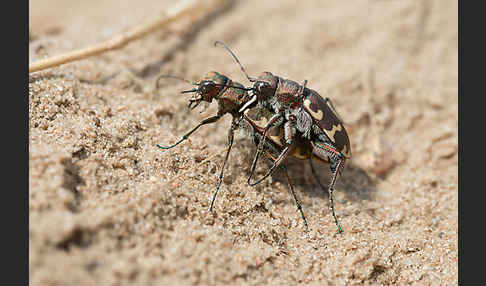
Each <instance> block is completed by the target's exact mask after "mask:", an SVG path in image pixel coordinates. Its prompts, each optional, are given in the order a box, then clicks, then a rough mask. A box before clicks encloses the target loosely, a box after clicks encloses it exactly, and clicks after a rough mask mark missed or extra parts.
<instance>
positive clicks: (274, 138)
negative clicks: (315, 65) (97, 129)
mask: <svg viewBox="0 0 486 286" xmlns="http://www.w3.org/2000/svg"><path fill="white" fill-rule="evenodd" d="M215 44H221V45H223V46H224V47H225V48H226V49H227V50H228V51H229V52H230V53H231V55H232V56H233V57H234V59H235V60H236V62H237V63H238V64H239V66H240V68H241V70H242V71H243V73H244V74H245V75H246V77H247V79H248V80H249V81H250V82H253V87H249V88H246V87H244V86H243V85H241V84H240V83H237V82H233V81H231V80H230V79H229V78H228V77H226V76H224V75H221V74H219V73H217V72H210V73H208V74H207V75H206V77H205V78H204V79H203V80H202V81H200V82H196V83H192V84H193V85H195V86H197V88H194V89H192V90H187V91H183V93H186V92H194V93H195V94H194V95H193V97H192V98H191V99H190V100H189V107H191V108H194V107H196V106H197V105H198V104H199V103H200V102H201V101H206V102H211V101H212V100H213V99H216V100H217V101H218V113H217V115H215V116H212V117H209V118H207V119H205V120H203V121H201V123H200V124H198V125H197V126H196V127H195V128H193V129H192V130H191V131H190V132H188V133H187V134H185V135H184V136H183V137H182V139H180V140H179V141H178V142H176V143H175V144H173V145H170V146H167V147H163V146H160V145H157V146H158V147H159V148H162V149H170V148H173V147H175V146H177V145H178V144H179V143H181V142H182V141H184V140H185V139H187V138H188V137H189V136H190V135H191V134H192V133H193V132H194V131H196V130H197V129H198V128H199V127H200V126H202V125H204V124H209V123H214V122H216V121H217V120H218V119H220V118H221V117H222V116H223V115H224V114H226V113H230V114H231V115H232V117H233V121H232V124H231V128H230V130H229V133H228V141H229V146H228V149H227V152H226V157H225V161H224V163H223V166H222V168H221V173H220V176H219V181H218V185H217V187H216V191H215V193H214V195H213V199H212V201H211V207H210V210H212V208H213V204H214V200H215V198H216V195H217V193H218V190H219V188H220V185H221V182H222V178H223V172H224V167H225V165H226V162H227V160H228V156H229V153H230V150H231V147H232V144H233V139H234V130H235V129H237V128H238V127H239V125H240V123H241V122H242V120H243V122H244V123H245V124H244V125H246V126H247V127H246V129H250V132H249V135H250V137H252V138H253V140H254V142H255V144H256V145H257V146H258V147H257V152H256V154H255V157H254V160H253V162H252V166H251V171H250V176H249V178H248V183H249V184H250V185H252V186H253V185H256V184H258V183H260V182H261V181H263V180H264V179H265V178H267V177H268V176H269V175H270V174H272V173H273V171H274V170H275V169H276V168H277V167H278V166H281V167H282V169H283V170H284V172H285V175H286V177H287V180H288V183H289V186H290V190H291V193H292V195H293V197H294V199H295V201H296V204H297V208H298V209H299V211H300V213H301V216H302V219H303V220H304V224H305V226H306V231H308V226H307V221H306V219H305V216H304V213H303V210H302V207H301V205H300V203H299V200H298V199H297V197H296V195H295V192H294V189H293V185H292V183H291V181H290V178H289V176H288V174H287V171H286V170H285V166H284V164H283V162H284V161H285V158H287V157H288V156H291V157H294V158H298V159H308V160H309V163H310V166H311V169H312V173H313V175H314V177H315V178H316V180H317V181H318V183H319V185H320V186H321V187H322V185H321V183H320V181H319V178H318V176H317V173H316V171H315V169H314V167H313V165H312V160H316V161H318V162H323V163H330V167H331V171H332V173H333V177H332V180H331V183H330V184H329V188H328V191H329V199H330V208H331V212H332V215H333V217H334V221H335V224H336V226H337V227H338V229H339V232H342V229H341V227H340V225H339V223H338V221H337V218H336V215H335V213H334V202H333V191H334V185H335V182H336V178H337V176H338V174H339V173H340V170H341V169H342V167H343V164H344V162H345V160H346V159H348V158H349V157H350V156H351V150H350V144H349V139H348V136H347V133H346V130H345V129H344V127H343V125H342V122H341V120H340V118H339V116H338V115H337V112H336V111H335V109H334V106H333V104H332V102H331V101H330V100H329V99H327V98H326V99H324V98H322V97H321V96H320V95H319V94H318V93H317V92H316V91H314V90H311V89H308V88H306V87H305V86H306V83H307V81H304V84H303V85H299V84H298V83H296V82H294V81H292V80H288V79H283V78H281V77H278V76H274V75H273V74H271V73H270V72H263V73H262V74H261V75H260V76H259V77H258V78H256V79H254V78H251V77H249V76H248V74H247V73H246V71H245V69H244V68H243V66H242V65H241V63H240V62H239V60H238V58H237V57H236V56H235V54H234V53H233V52H232V51H231V49H230V48H228V47H227V46H226V45H225V44H224V43H222V42H219V41H217V42H216V43H215ZM161 77H175V76H160V77H159V78H158V79H157V83H158V80H159V79H160V78H161ZM176 78H178V77H176ZM186 82H188V81H186ZM189 83H190V82H189ZM248 92H251V93H252V95H251V96H250V94H249V93H248ZM193 103H195V105H194V106H192V104H193ZM270 130H273V131H274V133H275V134H276V135H270V133H271V131H270ZM262 152H263V153H264V154H265V156H266V158H267V159H269V160H270V161H272V163H273V164H272V167H271V168H270V169H269V170H268V171H267V173H266V174H265V175H264V176H263V177H262V178H260V179H259V180H257V181H256V182H253V183H251V178H252V176H253V173H254V170H255V168H256V164H257V161H258V158H259V155H260V154H261V153H262Z"/></svg>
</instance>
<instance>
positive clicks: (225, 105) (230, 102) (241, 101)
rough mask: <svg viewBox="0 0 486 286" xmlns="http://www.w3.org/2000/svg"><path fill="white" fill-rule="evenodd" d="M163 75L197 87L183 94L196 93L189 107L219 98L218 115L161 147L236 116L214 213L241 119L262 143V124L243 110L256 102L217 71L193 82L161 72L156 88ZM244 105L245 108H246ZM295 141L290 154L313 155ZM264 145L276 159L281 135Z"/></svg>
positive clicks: (247, 133) (297, 201)
mask: <svg viewBox="0 0 486 286" xmlns="http://www.w3.org/2000/svg"><path fill="white" fill-rule="evenodd" d="M161 78H176V79H180V80H183V81H185V82H186V83H189V84H192V85H195V86H196V87H195V88H193V89H191V90H186V91H182V93H192V92H194V95H193V96H192V97H191V98H190V99H189V105H188V107H189V108H191V109H194V108H195V107H197V106H198V105H199V104H200V103H201V102H202V101H205V102H209V103H211V102H212V101H213V100H217V102H218V112H217V114H216V115H215V116H211V117H208V118H206V119H204V120H202V121H201V122H200V123H199V124H198V125H197V126H196V127H194V128H193V129H191V131H189V132H188V133H186V134H185V135H184V136H183V137H182V138H181V139H180V140H178V141H177V142H176V143H174V144H172V145H169V146H161V145H160V144H157V147H159V148H161V149H165V150H167V149H171V148H174V147H175V146H177V145H179V144H180V143H181V142H183V141H184V140H186V139H187V138H189V136H191V134H193V133H194V132H195V131H196V130H197V129H198V128H199V127H201V126H203V125H206V124H211V123H215V122H216V121H218V120H219V119H220V118H221V117H222V116H223V115H225V114H226V113H229V114H231V115H232V117H233V120H232V124H231V128H230V129H229V130H228V149H227V151H226V156H225V159H224V162H223V166H222V167H221V171H220V174H219V178H218V184H217V186H216V191H215V192H214V194H213V198H212V200H211V205H210V208H209V210H210V211H211V212H212V209H213V205H214V201H215V199H216V196H217V194H218V191H219V188H220V186H221V183H222V180H223V177H224V168H225V166H226V163H227V161H228V158H229V154H230V151H231V147H232V145H233V141H234V132H235V130H236V129H238V127H239V126H240V123H241V122H244V123H245V124H243V126H244V128H242V129H243V130H245V131H246V135H247V136H248V137H250V138H252V139H253V142H254V143H255V145H258V142H260V138H261V136H260V134H262V132H261V125H259V122H260V121H257V120H254V118H252V117H250V116H248V114H249V113H246V114H245V116H244V112H245V111H248V110H249V108H250V107H253V105H251V104H248V100H249V98H250V95H248V90H249V89H248V88H245V87H244V86H243V85H241V84H240V83H238V82H233V81H232V80H231V79H229V78H228V77H227V76H225V75H222V74H220V73H218V72H215V71H211V72H208V73H207V74H206V75H205V77H204V78H203V80H201V81H199V82H194V83H191V82H190V81H187V80H185V79H184V78H181V77H178V76H173V75H160V76H159V77H158V78H157V80H156V89H158V88H159V80H160V79H161ZM242 106H245V107H244V108H243V107H242ZM280 134H283V132H282V131H280ZM296 143H297V144H296V146H297V145H298V146H297V148H295V149H294V150H293V151H292V152H290V154H289V156H291V157H295V158H300V157H302V156H303V154H305V155H304V156H309V155H310V149H309V147H310V146H309V145H308V142H297V141H296ZM304 143H307V145H305V144H304ZM264 147H265V151H264V153H265V155H266V158H267V159H269V160H270V161H272V162H274V160H275V158H274V157H272V155H271V153H272V152H273V153H274V154H278V153H279V152H280V151H281V148H282V143H281V138H280V137H279V136H270V137H269V138H268V140H267V141H266V142H265V143H264ZM281 166H282V169H283V170H284V173H285V175H286V178H287V182H288V184H289V187H290V191H291V194H292V196H293V198H294V200H295V202H296V205H297V209H298V210H299V211H300V214H301V217H302V219H303V221H304V225H305V227H306V232H308V231H309V230H308V224H307V220H306V218H305V215H304V212H303V210H302V207H301V205H300V202H299V200H298V198H297V196H296V195H295V192H294V188H293V185H292V182H291V180H290V177H289V176H288V174H287V171H286V169H285V166H284V165H281Z"/></svg>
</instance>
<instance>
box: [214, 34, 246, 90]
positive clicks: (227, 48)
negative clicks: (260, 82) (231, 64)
mask: <svg viewBox="0 0 486 286" xmlns="http://www.w3.org/2000/svg"><path fill="white" fill-rule="evenodd" d="M218 44H221V45H223V47H224V48H225V49H226V50H227V51H228V52H230V54H231V55H232V56H233V58H234V59H235V60H236V63H238V65H239V66H240V69H241V71H242V72H243V73H244V74H245V76H246V78H247V79H248V80H249V81H250V82H255V79H254V78H251V77H250V76H248V74H247V73H246V70H245V68H244V67H243V65H242V64H241V63H240V60H238V57H236V55H235V53H233V51H232V50H231V49H230V48H229V47H228V46H227V45H226V44H225V43H223V42H221V41H216V42H214V45H215V46H217V45H218Z"/></svg>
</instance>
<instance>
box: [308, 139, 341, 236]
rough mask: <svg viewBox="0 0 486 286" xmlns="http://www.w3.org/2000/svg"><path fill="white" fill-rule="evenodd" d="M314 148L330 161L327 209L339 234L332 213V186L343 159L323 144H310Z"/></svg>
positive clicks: (339, 153)
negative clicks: (330, 176)
mask: <svg viewBox="0 0 486 286" xmlns="http://www.w3.org/2000/svg"><path fill="white" fill-rule="evenodd" d="M312 145H313V146H314V147H316V148H315V152H317V153H319V154H320V155H321V156H323V155H326V154H327V155H328V157H329V161H330V164H331V165H330V168H331V172H332V179H331V183H329V187H328V192H329V208H330V209H331V213H332V216H333V218H334V223H335V224H336V226H337V227H338V229H339V232H340V233H341V232H343V229H342V228H341V226H340V225H339V222H338V220H337V217H336V213H335V212H334V196H333V194H334V185H335V184H336V179H337V176H338V175H339V174H340V172H341V168H342V166H343V164H344V161H345V159H344V157H343V155H342V154H341V152H339V151H337V150H336V149H334V148H332V147H331V146H328V145H325V144H322V145H321V144H316V143H313V144H312Z"/></svg>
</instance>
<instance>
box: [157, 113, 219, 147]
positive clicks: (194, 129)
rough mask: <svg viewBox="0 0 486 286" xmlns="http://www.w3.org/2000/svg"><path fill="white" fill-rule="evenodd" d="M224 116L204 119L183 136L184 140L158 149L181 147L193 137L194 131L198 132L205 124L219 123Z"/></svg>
mask: <svg viewBox="0 0 486 286" xmlns="http://www.w3.org/2000/svg"><path fill="white" fill-rule="evenodd" d="M221 116H222V115H220V114H218V115H215V116H211V117H208V118H206V119H204V120H203V121H201V123H199V124H198V125H197V126H196V127H194V128H193V129H192V130H191V131H189V132H187V133H186V134H185V135H184V136H182V138H181V139H180V140H179V141H177V142H176V143H174V144H172V145H170V146H165V147H164V146H161V145H159V144H157V147H159V148H160V149H166V150H167V149H170V148H174V147H175V146H177V145H179V144H180V143H181V142H182V141H184V140H186V139H187V138H189V136H191V134H192V133H194V131H196V130H197V129H198V128H199V127H201V126H203V125H205V124H210V123H214V122H216V121H218V120H219V119H220V118H221Z"/></svg>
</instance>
